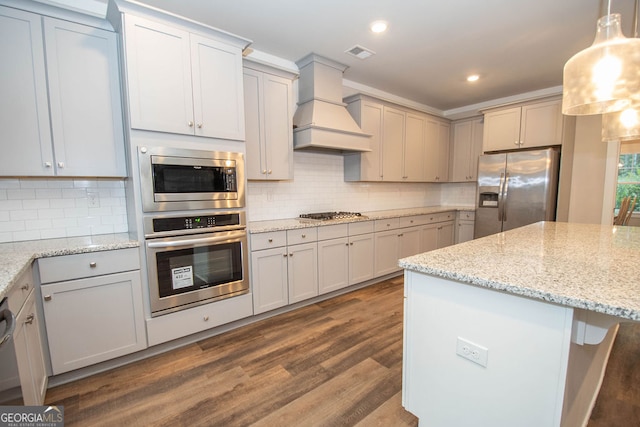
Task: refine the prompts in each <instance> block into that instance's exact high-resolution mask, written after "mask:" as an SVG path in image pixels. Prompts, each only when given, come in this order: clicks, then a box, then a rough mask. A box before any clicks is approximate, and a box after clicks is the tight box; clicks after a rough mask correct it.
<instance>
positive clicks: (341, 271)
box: [318, 237, 349, 295]
mask: <svg viewBox="0 0 640 427" xmlns="http://www.w3.org/2000/svg"><path fill="white" fill-rule="evenodd" d="M347 286H349V239H348V238H347V237H342V238H340V239H331V240H322V241H320V242H318V293H319V294H320V295H322V294H326V293H327V292H331V291H335V290H337V289H342V288H344V287H347Z"/></svg>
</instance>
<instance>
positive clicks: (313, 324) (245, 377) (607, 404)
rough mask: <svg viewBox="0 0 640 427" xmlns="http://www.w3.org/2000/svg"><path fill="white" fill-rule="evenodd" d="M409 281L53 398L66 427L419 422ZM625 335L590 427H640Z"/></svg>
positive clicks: (639, 393)
mask: <svg viewBox="0 0 640 427" xmlns="http://www.w3.org/2000/svg"><path fill="white" fill-rule="evenodd" d="M402 312H403V291H402V277H399V278H397V279H392V280H388V281H384V282H381V283H379V284H376V285H373V286H370V287H367V288H365V289H361V290H358V291H354V292H351V293H349V294H345V295H342V296H338V297H336V298H333V299H331V300H328V301H324V302H320V303H317V304H313V305H310V306H307V307H304V308H301V309H298V310H295V311H293V312H290V313H286V314H282V315H279V316H276V317H273V318H271V319H266V320H263V321H261V322H258V323H255V324H252V325H249V326H245V327H243V328H240V329H236V330H234V331H231V332H228V333H225V334H222V335H219V336H216V337H212V338H209V339H206V340H203V341H200V342H198V343H195V344H192V345H188V346H186V347H183V348H180V349H178V350H174V351H171V352H168V353H165V354H162V355H159V356H155V357H152V358H150V359H146V360H143V361H140V362H137V363H133V364H131V365H127V366H124V367H121V368H117V369H114V370H111V371H109V372H105V373H102V374H98V375H95V376H92V377H90V378H86V379H83V380H79V381H76V382H73V383H68V384H64V385H62V386H59V387H56V388H53V389H51V390H49V391H48V393H47V398H46V402H47V404H57V405H64V410H65V425H67V426H94V425H95V426H98V425H104V426H120V425H123V426H124V425H127V426H163V425H166V426H225V427H228V426H249V425H254V426H367V427H368V426H394V427H395V426H398V427H401V426H415V425H417V419H416V418H415V417H414V416H413V415H411V414H409V413H408V412H406V411H405V410H404V409H403V408H402V405H401V387H402V315H403V313H402ZM639 355H640V332H639V328H638V327H637V326H636V327H634V326H626V325H625V326H624V327H623V328H621V332H620V337H619V338H618V340H617V342H616V347H615V348H614V352H613V355H612V358H611V362H610V364H609V368H608V371H607V378H606V379H605V383H604V386H603V389H602V392H601V398H599V400H598V404H597V406H596V409H595V410H594V414H593V416H592V420H591V422H590V423H589V427H601V426H605V425H606V426H609V427H612V426H637V425H640V414H639V412H638V408H639V406H638V403H639V402H640V381H639V379H640V378H639V375H640V366H638V360H639V358H638V356H639Z"/></svg>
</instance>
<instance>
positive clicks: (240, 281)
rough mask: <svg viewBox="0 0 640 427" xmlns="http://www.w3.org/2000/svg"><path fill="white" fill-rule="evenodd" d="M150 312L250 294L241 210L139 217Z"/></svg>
mask: <svg viewBox="0 0 640 427" xmlns="http://www.w3.org/2000/svg"><path fill="white" fill-rule="evenodd" d="M143 227H144V233H145V247H146V255H147V271H148V275H149V297H150V304H151V316H152V317H155V316H159V315H162V314H167V313H171V312H174V311H177V310H182V309H185V308H189V307H194V306H197V305H200V304H206V303H209V302H213V301H217V300H221V299H224V298H230V297H234V296H237V295H242V294H246V293H248V292H249V267H248V266H249V261H248V249H247V231H246V218H245V213H244V212H241V211H238V212H217V211H216V212H213V213H208V214H202V215H188V216H184V215H181V216H178V215H168V214H165V215H153V216H145V217H144V218H143Z"/></svg>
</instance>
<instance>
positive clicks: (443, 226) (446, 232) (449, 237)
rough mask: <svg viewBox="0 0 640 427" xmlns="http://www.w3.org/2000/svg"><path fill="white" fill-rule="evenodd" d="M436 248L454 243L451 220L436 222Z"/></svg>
mask: <svg viewBox="0 0 640 427" xmlns="http://www.w3.org/2000/svg"><path fill="white" fill-rule="evenodd" d="M437 229H438V249H440V248H444V247H446V246H451V245H453V243H454V236H453V235H454V229H453V221H449V222H443V223H440V224H438V227H437Z"/></svg>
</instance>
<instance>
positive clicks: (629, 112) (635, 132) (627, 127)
mask: <svg viewBox="0 0 640 427" xmlns="http://www.w3.org/2000/svg"><path fill="white" fill-rule="evenodd" d="M634 139H640V103H637V104H635V105H633V106H631V107H629V108H626V109H624V110H622V111H619V112H617V113H608V114H603V115H602V140H603V141H604V142H612V141H631V140H634Z"/></svg>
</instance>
